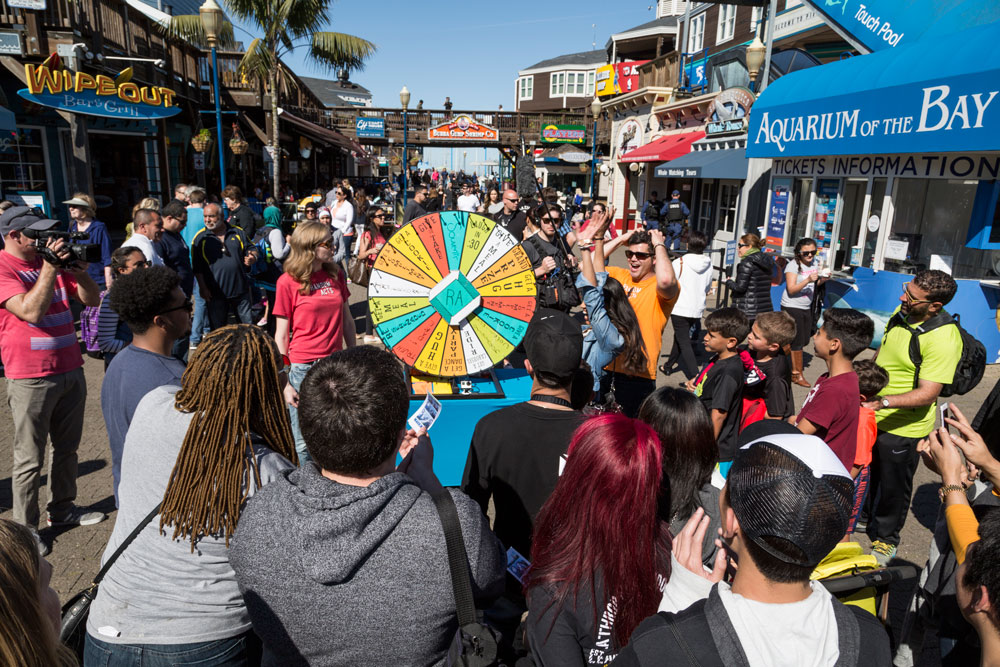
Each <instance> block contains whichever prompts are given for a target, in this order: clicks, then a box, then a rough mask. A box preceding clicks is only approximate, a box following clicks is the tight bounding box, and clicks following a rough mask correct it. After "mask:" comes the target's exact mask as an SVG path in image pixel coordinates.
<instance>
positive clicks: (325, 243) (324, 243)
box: [316, 241, 332, 250]
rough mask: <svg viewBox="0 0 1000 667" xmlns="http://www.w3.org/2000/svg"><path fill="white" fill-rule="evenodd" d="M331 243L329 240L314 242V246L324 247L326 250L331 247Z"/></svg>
mask: <svg viewBox="0 0 1000 667" xmlns="http://www.w3.org/2000/svg"><path fill="white" fill-rule="evenodd" d="M331 243H332V242H331V241H320V242H319V243H317V244H316V247H317V248H326V249H327V250H329V249H330V248H331Z"/></svg>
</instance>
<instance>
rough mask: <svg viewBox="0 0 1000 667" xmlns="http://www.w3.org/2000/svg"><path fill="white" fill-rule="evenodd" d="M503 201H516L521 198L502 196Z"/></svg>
mask: <svg viewBox="0 0 1000 667" xmlns="http://www.w3.org/2000/svg"><path fill="white" fill-rule="evenodd" d="M504 201H509V202H514V203H517V202H519V201H521V198H520V197H504Z"/></svg>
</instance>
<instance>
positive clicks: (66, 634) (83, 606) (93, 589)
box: [59, 503, 162, 656]
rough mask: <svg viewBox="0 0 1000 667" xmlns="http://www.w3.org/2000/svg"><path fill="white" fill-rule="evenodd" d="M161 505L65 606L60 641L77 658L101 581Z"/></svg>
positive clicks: (137, 527)
mask: <svg viewBox="0 0 1000 667" xmlns="http://www.w3.org/2000/svg"><path fill="white" fill-rule="evenodd" d="M161 504H162V503H157V504H156V507H154V508H153V510H152V511H151V512H150V513H149V514H147V515H146V518H145V519H143V520H142V521H140V522H139V525H138V526H136V527H135V530H133V531H132V532H131V533H129V536H128V537H126V538H125V541H124V542H122V543H121V545H120V546H119V547H118V548H117V549H116V550H115V552H114V553H113V554H111V558H109V559H108V562H106V563H105V564H104V566H103V567H102V568H101V569H100V571H99V572H98V573H97V575H96V576H95V577H94V580H93V581H92V582H91V583H90V586H88V587H87V588H85V589H83V590H82V591H80V592H79V593H77V594H76V595H74V596H73V597H72V598H70V599H69V601H68V602H67V603H66V604H64V605H63V608H62V620H61V622H60V624H59V641H61V642H62V643H63V644H66V646H68V647H69V648H70V649H72V650H73V652H74V653H76V655H77V656H83V644H84V640H85V639H86V635H87V616H89V615H90V604H91V603H92V602H93V601H94V598H96V597H97V587H98V586H99V585H100V583H101V580H102V579H104V575H106V574H107V573H108V571H109V570H110V569H111V566H112V565H114V564H115V561H116V560H118V557H119V556H121V555H122V554H123V553H124V552H125V549H127V548H128V545H130V544H132V542H133V541H134V540H135V538H137V537H139V533H141V532H142V531H143V529H144V528H145V527H146V526H148V525H149V522H150V521H152V520H153V518H154V517H155V516H156V515H157V514H159V513H160V505H161Z"/></svg>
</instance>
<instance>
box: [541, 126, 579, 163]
mask: <svg viewBox="0 0 1000 667" xmlns="http://www.w3.org/2000/svg"><path fill="white" fill-rule="evenodd" d="M542 143H544V144H585V143H587V126H586V125H546V126H545V127H543V128H542ZM587 159H588V160H589V159H590V158H589V157H588V158H587Z"/></svg>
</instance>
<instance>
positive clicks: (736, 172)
mask: <svg viewBox="0 0 1000 667" xmlns="http://www.w3.org/2000/svg"><path fill="white" fill-rule="evenodd" d="M653 175H654V176H655V177H656V178H728V179H736V180H743V179H745V178H746V177H747V158H746V155H744V152H743V150H742V149H735V148H726V149H720V150H706V151H694V152H692V153H688V154H687V155H682V156H681V157H679V158H677V159H676V160H671V161H670V162H664V163H663V164H661V165H658V166H657V167H656V170H655V171H654V172H653Z"/></svg>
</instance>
